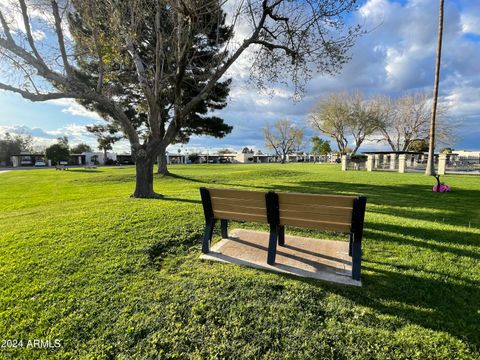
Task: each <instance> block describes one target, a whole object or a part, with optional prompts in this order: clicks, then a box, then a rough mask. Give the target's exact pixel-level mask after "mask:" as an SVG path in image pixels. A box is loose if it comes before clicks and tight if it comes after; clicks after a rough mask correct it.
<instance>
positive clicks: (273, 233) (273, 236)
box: [267, 224, 278, 265]
mask: <svg viewBox="0 0 480 360" xmlns="http://www.w3.org/2000/svg"><path fill="white" fill-rule="evenodd" d="M277 229H278V226H276V225H272V224H270V239H269V241H268V256H267V263H268V264H270V265H273V264H275V255H276V254H277V237H278V233H277Z"/></svg>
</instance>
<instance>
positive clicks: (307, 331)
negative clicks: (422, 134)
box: [0, 164, 480, 359]
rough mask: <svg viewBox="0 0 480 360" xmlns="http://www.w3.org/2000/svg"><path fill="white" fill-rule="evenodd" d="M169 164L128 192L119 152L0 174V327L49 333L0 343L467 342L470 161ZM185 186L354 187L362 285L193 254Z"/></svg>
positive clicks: (200, 346) (328, 352) (467, 354)
mask: <svg viewBox="0 0 480 360" xmlns="http://www.w3.org/2000/svg"><path fill="white" fill-rule="evenodd" d="M170 170H171V172H172V173H173V174H174V176H171V177H167V178H158V179H156V180H155V188H156V191H157V192H161V193H163V194H165V195H166V197H165V199H164V200H143V199H142V200H140V199H132V198H129V195H130V194H131V193H132V192H133V187H134V169H133V168H131V167H118V168H98V169H97V170H90V171H84V170H80V169H78V170H75V169H71V170H69V171H62V172H58V171H55V170H28V171H27V170H25V171H12V172H8V173H3V174H0V247H1V250H2V251H1V252H0V334H1V340H3V339H23V341H24V344H25V342H26V341H27V340H29V339H42V340H48V339H49V340H52V341H53V340H55V339H60V341H61V347H58V348H55V349H36V348H16V349H15V348H0V358H3V357H11V358H25V359H27V358H28V359H34V358H52V357H53V358H55V357H57V358H65V359H70V358H88V359H109V358H135V359H137V358H138V359H151V358H173V357H179V358H199V359H200V358H245V359H251V358H269V359H279V358H282V359H284V358H291V359H299V358H312V359H329V358H335V359H338V358H340V359H342V358H344V359H365V358H380V359H384V358H405V359H412V358H415V359H426V358H442V359H453V358H455V359H457V358H458V359H461V358H479V357H480V353H479V346H480V325H479V324H480V248H479V245H480V177H475V176H447V177H445V178H444V180H445V181H446V182H447V183H448V184H449V185H450V186H451V187H452V189H453V191H452V192H451V193H448V194H436V193H432V192H431V187H432V185H434V179H432V178H428V177H425V176H424V175H423V174H397V173H367V172H353V171H352V172H341V171H340V168H339V166H337V165H318V164H316V165H313V164H287V165H280V164H265V165H185V166H172V167H171V169H170ZM200 186H210V187H235V188H244V189H257V190H270V189H272V190H281V191H295V192H311V193H329V194H348V195H357V194H363V195H366V196H367V197H368V202H367V213H366V223H365V234H364V235H365V238H364V244H363V248H364V255H363V273H362V278H363V279H362V280H363V287H361V288H355V287H346V286H341V285H335V284H330V283H327V282H321V281H315V280H306V279H302V278H296V277H293V276H287V275H279V274H277V273H269V272H264V271H260V270H255V269H249V268H243V267H239V266H236V265H231V264H221V263H212V262H205V261H201V260H199V259H198V257H199V255H200V238H201V235H202V231H203V212H202V208H201V203H200V196H199V191H198V188H199V187H200ZM234 226H236V227H237V226H238V227H249V228H255V227H256V225H254V224H247V223H246V224H235V225H234ZM289 232H290V233H292V232H295V233H297V234H308V236H314V237H319V238H333V237H334V235H333V234H325V233H318V232H313V231H307V230H301V229H287V233H289ZM216 238H217V239H218V238H219V232H217V236H216Z"/></svg>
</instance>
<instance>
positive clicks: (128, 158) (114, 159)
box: [11, 150, 480, 167]
mask: <svg viewBox="0 0 480 360" xmlns="http://www.w3.org/2000/svg"><path fill="white" fill-rule="evenodd" d="M371 153H375V152H371V151H367V152H365V153H363V154H371ZM377 153H383V154H389V153H395V152H393V151H381V152H377ZM397 153H398V152H397ZM419 154H420V153H419ZM453 154H454V155H456V156H458V157H477V158H480V151H466V150H458V151H454V152H453V153H452V155H453ZM166 155H167V163H168V164H192V163H193V164H205V163H232V164H255V163H278V162H281V160H282V159H281V157H280V156H278V155H276V154H263V153H262V152H260V151H257V152H256V153H254V152H232V153H218V152H213V153H209V152H208V151H206V152H204V153H202V152H200V153H196V152H195V153H193V152H192V153H188V152H187V153H185V154H182V153H170V152H167V154H166ZM340 158H341V155H340V154H338V153H336V152H331V153H330V154H328V155H317V154H311V153H307V152H302V151H299V152H295V153H291V154H287V155H286V159H285V161H286V162H331V163H334V162H339V160H340ZM37 161H43V162H45V163H46V164H47V165H48V166H51V165H52V162H51V161H50V160H49V159H47V158H46V156H45V154H39V153H20V154H16V155H12V157H11V162H12V165H13V167H22V166H26V167H27V166H34V165H35V163H36V162H37ZM68 164H69V165H74V166H75V165H79V166H81V165H89V164H96V165H103V164H111V165H114V164H118V165H133V164H134V161H133V158H132V155H131V154H127V153H123V154H117V153H116V152H107V153H106V158H105V153H103V152H83V153H81V154H71V155H70V158H69V160H68Z"/></svg>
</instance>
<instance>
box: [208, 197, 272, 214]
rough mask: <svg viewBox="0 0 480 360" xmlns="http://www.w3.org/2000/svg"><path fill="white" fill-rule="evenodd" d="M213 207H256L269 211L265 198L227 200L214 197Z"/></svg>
mask: <svg viewBox="0 0 480 360" xmlns="http://www.w3.org/2000/svg"><path fill="white" fill-rule="evenodd" d="M211 200H212V206H213V207H214V208H215V207H217V206H222V205H226V206H237V205H238V206H243V207H255V208H262V209H265V211H266V209H267V207H266V204H265V198H264V199H262V200H248V199H247V200H245V199H227V198H220V197H212V198H211Z"/></svg>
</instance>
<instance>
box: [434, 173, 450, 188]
mask: <svg viewBox="0 0 480 360" xmlns="http://www.w3.org/2000/svg"><path fill="white" fill-rule="evenodd" d="M435 178H436V179H437V185H435V186H434V187H433V188H432V191H433V192H450V186H448V185H445V184H444V183H440V175H437V176H435Z"/></svg>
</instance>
